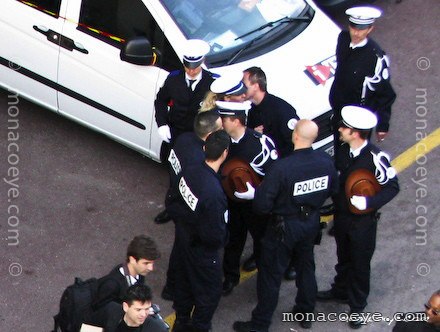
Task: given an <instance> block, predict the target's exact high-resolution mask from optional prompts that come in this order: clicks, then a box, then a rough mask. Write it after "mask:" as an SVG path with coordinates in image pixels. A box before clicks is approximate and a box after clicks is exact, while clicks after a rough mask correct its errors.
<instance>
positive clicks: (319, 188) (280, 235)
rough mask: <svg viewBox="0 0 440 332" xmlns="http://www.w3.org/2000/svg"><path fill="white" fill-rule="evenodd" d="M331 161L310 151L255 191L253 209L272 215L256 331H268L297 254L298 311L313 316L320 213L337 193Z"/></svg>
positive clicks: (282, 164) (285, 162)
mask: <svg viewBox="0 0 440 332" xmlns="http://www.w3.org/2000/svg"><path fill="white" fill-rule="evenodd" d="M337 181H338V180H337V173H336V169H335V167H334V162H333V160H332V159H331V158H330V157H329V156H328V155H327V154H325V153H324V152H321V151H314V150H313V149H312V148H307V149H298V150H295V151H294V152H293V153H292V154H291V155H290V156H289V157H287V158H283V159H280V160H278V161H276V162H275V163H274V164H273V165H272V167H271V169H270V170H269V172H268V173H267V174H266V177H265V179H264V180H263V182H262V183H261V185H260V186H259V187H258V188H257V189H256V191H255V198H254V201H253V206H254V210H255V211H257V212H259V213H266V214H267V213H272V214H273V220H272V221H271V222H270V223H269V225H268V228H267V230H266V235H265V237H264V238H263V241H262V246H263V248H262V254H261V255H262V257H261V263H260V269H259V271H258V281H257V293H258V304H257V306H256V308H255V309H254V310H253V312H252V324H254V328H255V329H257V330H261V331H267V329H268V327H269V325H270V322H271V317H272V315H273V312H274V311H275V309H276V306H277V302H278V293H279V289H280V284H281V280H282V276H283V273H284V271H285V269H286V267H287V266H288V264H289V261H290V258H291V255H292V253H294V254H295V258H296V259H295V270H296V272H297V277H296V285H297V287H298V293H297V296H296V307H297V309H298V311H300V312H313V309H314V306H315V297H316V292H317V286H316V279H315V264H314V257H313V246H314V241H315V238H316V236H317V235H318V234H319V232H320V225H319V223H320V215H319V208H320V207H321V205H322V204H323V203H324V201H325V200H326V199H327V198H328V197H329V196H330V195H332V194H333V193H334V192H336V190H337V188H338V184H337Z"/></svg>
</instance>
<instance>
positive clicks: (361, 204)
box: [350, 195, 367, 211]
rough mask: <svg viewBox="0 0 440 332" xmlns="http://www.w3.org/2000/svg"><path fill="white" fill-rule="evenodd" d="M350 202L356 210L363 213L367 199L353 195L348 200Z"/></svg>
mask: <svg viewBox="0 0 440 332" xmlns="http://www.w3.org/2000/svg"><path fill="white" fill-rule="evenodd" d="M350 202H351V204H352V205H353V206H354V207H355V208H356V209H358V210H361V211H363V210H366V209H367V198H366V197H364V196H356V195H353V196H352V197H351V198H350Z"/></svg>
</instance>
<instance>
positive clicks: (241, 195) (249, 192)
mask: <svg viewBox="0 0 440 332" xmlns="http://www.w3.org/2000/svg"><path fill="white" fill-rule="evenodd" d="M246 187H247V189H248V190H247V191H245V192H244V193H239V192H238V191H236V192H234V196H235V197H237V198H240V199H246V200H248V201H250V200H251V199H254V196H255V188H254V187H252V185H251V184H250V183H249V182H246Z"/></svg>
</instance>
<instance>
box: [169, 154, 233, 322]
mask: <svg viewBox="0 0 440 332" xmlns="http://www.w3.org/2000/svg"><path fill="white" fill-rule="evenodd" d="M167 209H168V212H169V213H170V215H171V216H172V217H173V220H174V221H175V222H176V246H177V254H178V259H177V261H178V266H177V267H176V278H175V279H176V289H175V297H174V308H175V309H176V317H177V320H179V319H189V317H190V314H191V311H192V308H193V306H194V311H193V313H192V324H193V326H194V327H196V328H198V329H201V330H209V329H210V328H211V326H210V325H211V319H212V316H213V314H214V312H215V309H216V308H217V305H218V302H219V300H220V297H221V288H222V270H221V255H220V251H221V249H222V248H223V247H224V245H225V242H226V237H227V231H226V221H227V200H226V196H225V194H224V192H223V189H222V187H221V184H220V178H219V176H218V175H217V174H216V173H215V172H214V170H213V169H212V168H210V167H209V166H208V165H207V164H206V163H205V162H202V163H200V164H197V165H190V166H188V167H186V168H184V169H183V170H182V173H181V175H180V176H179V179H178V186H177V188H175V190H174V191H173V197H172V199H171V202H170V204H169V205H168V206H167Z"/></svg>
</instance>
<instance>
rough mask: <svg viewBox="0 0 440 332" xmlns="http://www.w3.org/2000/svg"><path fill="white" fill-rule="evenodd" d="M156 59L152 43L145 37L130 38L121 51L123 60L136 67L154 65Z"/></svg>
mask: <svg viewBox="0 0 440 332" xmlns="http://www.w3.org/2000/svg"><path fill="white" fill-rule="evenodd" d="M155 58H156V57H155V54H154V53H153V49H152V47H151V43H150V41H149V40H148V39H147V38H145V37H141V36H139V37H133V38H130V39H128V40H127V41H126V42H125V44H124V46H123V47H122V49H121V60H122V61H127V62H129V63H132V64H135V65H143V66H149V65H152V64H154V62H155Z"/></svg>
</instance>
